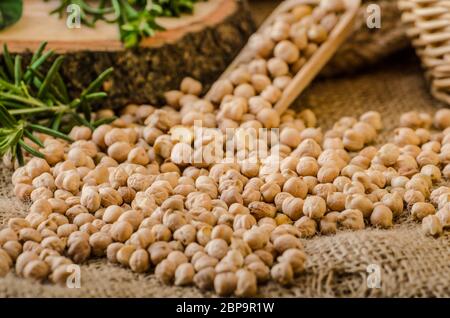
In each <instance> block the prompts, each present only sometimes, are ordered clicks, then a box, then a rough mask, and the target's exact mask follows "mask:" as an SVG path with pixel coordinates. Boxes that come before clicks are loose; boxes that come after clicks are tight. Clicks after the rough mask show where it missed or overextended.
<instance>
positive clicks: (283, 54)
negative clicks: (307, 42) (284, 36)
mask: <svg viewBox="0 0 450 318" xmlns="http://www.w3.org/2000/svg"><path fill="white" fill-rule="evenodd" d="M274 56H275V57H276V58H279V59H282V60H283V61H285V62H286V63H288V64H292V63H294V62H295V61H296V60H298V59H299V57H300V52H299V49H298V48H297V46H296V45H295V44H294V43H292V42H291V41H288V40H283V41H281V42H279V43H278V44H277V45H276V46H275V49H274Z"/></svg>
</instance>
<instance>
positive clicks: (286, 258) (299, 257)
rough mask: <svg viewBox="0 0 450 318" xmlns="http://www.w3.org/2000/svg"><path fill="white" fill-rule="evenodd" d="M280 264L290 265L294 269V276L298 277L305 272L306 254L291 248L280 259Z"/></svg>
mask: <svg viewBox="0 0 450 318" xmlns="http://www.w3.org/2000/svg"><path fill="white" fill-rule="evenodd" d="M278 261H279V262H280V263H283V262H286V263H289V264H290V265H291V267H292V270H293V272H294V275H298V274H300V273H302V272H303V271H304V270H305V261H306V254H305V253H304V252H303V251H302V250H300V249H296V248H290V249H287V250H285V251H284V252H283V254H282V255H281V256H280V257H278Z"/></svg>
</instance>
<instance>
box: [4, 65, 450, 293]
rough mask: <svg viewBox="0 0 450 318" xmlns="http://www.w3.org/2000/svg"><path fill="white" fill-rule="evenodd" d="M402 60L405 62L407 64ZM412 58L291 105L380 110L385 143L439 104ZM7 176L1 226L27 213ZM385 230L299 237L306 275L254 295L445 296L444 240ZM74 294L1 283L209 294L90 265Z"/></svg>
mask: <svg viewBox="0 0 450 318" xmlns="http://www.w3.org/2000/svg"><path fill="white" fill-rule="evenodd" d="M405 60H406V61H405ZM416 65H418V63H417V61H416V60H415V59H413V60H411V58H406V59H405V58H404V57H401V58H400V59H398V60H394V61H392V62H391V63H389V64H386V65H385V66H384V67H383V68H380V69H377V70H373V71H371V72H369V73H367V74H364V75H358V76H354V77H347V78H342V79H330V80H324V81H318V82H316V83H314V84H313V85H312V87H311V88H310V89H309V90H308V91H307V92H306V93H305V94H304V95H303V97H302V98H300V99H299V100H298V101H297V103H296V107H302V106H308V107H311V108H312V109H313V110H314V111H315V113H316V114H317V116H318V117H319V120H320V124H321V125H323V126H325V127H330V126H331V125H332V124H333V122H334V121H335V120H336V119H337V118H339V117H341V116H347V115H348V116H357V115H360V114H361V113H363V112H364V111H366V110H368V109H374V110H377V111H379V112H381V113H382V115H383V122H384V124H385V126H386V129H385V131H384V132H383V134H382V135H381V136H380V141H381V140H383V139H386V138H389V136H390V131H389V128H391V127H393V126H394V125H395V124H396V123H397V121H398V118H399V114H400V113H401V112H404V111H407V110H412V109H415V110H420V111H426V112H432V111H434V110H435V108H436V107H438V106H439V105H438V104H437V103H436V102H435V101H433V100H432V99H431V97H430V96H429V94H428V90H427V88H426V84H425V82H424V80H423V77H422V74H421V71H420V69H419V68H418V66H416ZM10 175H11V172H10V171H8V170H7V169H5V168H2V169H1V178H0V227H1V224H4V223H5V222H6V221H7V219H8V218H10V217H12V216H19V215H25V213H26V207H25V206H24V205H23V204H22V203H20V202H19V201H18V200H16V199H15V198H13V196H12V193H11V192H12V187H11V183H10ZM405 213H407V212H405ZM402 221H403V222H402V223H401V224H397V225H396V226H395V227H394V228H393V229H391V230H375V229H367V230H363V231H358V232H340V233H338V234H337V235H334V236H317V237H315V238H314V239H310V240H304V245H305V247H306V252H307V254H308V261H307V266H306V272H305V273H304V274H303V275H302V276H301V277H299V278H298V279H297V280H296V282H295V284H294V286H292V287H290V288H283V287H280V286H279V285H277V284H275V283H269V284H268V285H266V286H262V287H261V288H260V296H265V297H279V296H285V297H290V296H295V297H366V296H371V297H379V296H383V297H431V296H436V297H444V296H447V297H448V296H450V284H449V282H450V235H449V233H448V232H447V233H446V234H445V235H444V236H442V237H440V238H438V239H433V238H429V237H425V236H423V235H422V233H421V232H420V225H419V224H417V223H415V222H413V221H410V220H408V218H407V215H404V216H403V217H402ZM370 264H374V265H372V266H375V267H376V266H379V269H380V274H381V285H380V288H379V289H378V288H369V287H368V285H367V278H368V277H369V275H370V273H368V272H367V269H368V265H370ZM81 282H82V284H81V288H80V289H68V288H65V287H58V286H53V285H50V284H39V283H36V282H32V281H28V280H24V279H20V278H18V277H17V276H16V275H15V274H14V273H9V274H8V275H7V276H6V277H5V278H0V297H19V296H26V297H28V296H40V297H56V296H58V297H169V296H171V297H202V296H213V294H212V293H202V292H200V291H199V290H198V289H196V288H178V287H173V286H165V285H162V284H161V283H159V282H158V281H157V280H156V279H155V277H154V276H153V275H151V274H146V275H143V274H142V275H140V274H134V273H132V272H131V271H130V270H127V269H124V268H121V267H119V266H116V265H111V264H108V263H107V262H106V261H105V260H93V261H90V262H89V263H88V264H86V265H83V266H82V279H81Z"/></svg>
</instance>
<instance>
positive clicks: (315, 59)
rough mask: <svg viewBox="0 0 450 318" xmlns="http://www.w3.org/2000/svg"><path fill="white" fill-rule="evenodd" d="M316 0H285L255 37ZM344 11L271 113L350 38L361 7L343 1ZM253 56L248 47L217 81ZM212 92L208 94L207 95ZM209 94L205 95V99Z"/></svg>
mask: <svg viewBox="0 0 450 318" xmlns="http://www.w3.org/2000/svg"><path fill="white" fill-rule="evenodd" d="M319 2H320V1H319V0H288V1H284V2H282V3H281V4H280V5H279V6H278V7H277V8H276V9H275V10H274V11H273V13H272V14H271V15H270V16H269V17H268V18H267V19H266V20H265V21H264V23H263V24H262V25H261V27H260V28H259V29H258V31H257V32H258V33H259V32H262V31H263V30H264V29H265V28H267V27H269V26H270V25H272V23H273V22H274V21H275V19H276V17H277V16H278V15H279V14H281V13H284V12H287V11H289V10H290V9H292V8H294V7H295V6H298V5H301V4H308V5H317V4H318V3H319ZM344 2H345V5H346V10H345V11H344V12H343V13H342V14H341V15H340V17H339V21H338V23H337V24H336V25H335V27H334V28H333V30H332V31H331V32H330V34H329V37H328V39H327V40H326V41H325V42H323V43H322V44H321V45H320V46H319V48H318V50H317V51H316V52H315V53H314V55H313V56H312V57H311V58H310V59H309V60H308V61H307V62H306V63H305V65H303V66H302V68H301V69H300V71H299V72H298V73H297V74H296V75H295V76H294V77H293V78H292V81H291V82H290V84H289V85H288V86H287V87H286V89H284V90H283V93H282V96H281V98H280V100H279V101H278V102H277V103H276V104H275V106H274V109H275V110H276V111H277V112H278V113H279V114H282V113H283V112H284V111H286V109H288V108H289V106H290V105H291V104H292V102H293V101H294V100H295V99H296V98H297V97H298V96H299V95H300V94H301V93H302V92H303V90H304V89H305V88H306V87H307V86H308V84H309V83H310V82H311V81H312V80H313V79H314V77H315V76H316V75H317V74H318V73H319V72H320V70H321V69H322V68H323V67H324V66H325V64H326V63H327V62H328V61H329V60H330V58H331V57H332V56H333V54H334V53H335V52H336V50H337V49H338V48H339V46H340V45H341V44H342V43H343V42H344V40H345V39H346V38H347V37H348V36H349V35H350V33H351V31H352V30H353V23H354V21H355V17H356V14H357V12H358V8H359V6H360V0H344ZM252 56H253V52H252V51H251V49H250V47H249V45H248V43H247V45H246V46H245V47H244V48H243V49H242V50H241V52H240V53H239V55H238V56H237V57H236V58H235V59H234V61H233V62H232V63H231V64H230V65H229V66H228V68H227V69H226V70H225V72H224V73H223V74H222V75H221V76H220V78H219V79H226V78H228V76H229V74H230V73H231V72H232V71H233V70H234V69H236V67H238V66H239V65H240V64H242V63H243V62H247V61H249V60H250V59H251V58H252ZM210 92H211V91H210ZM210 92H208V94H206V98H208V96H209V94H210Z"/></svg>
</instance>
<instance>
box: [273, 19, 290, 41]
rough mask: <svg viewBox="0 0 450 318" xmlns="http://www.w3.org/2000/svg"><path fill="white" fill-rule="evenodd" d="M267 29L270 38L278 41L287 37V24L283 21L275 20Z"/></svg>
mask: <svg viewBox="0 0 450 318" xmlns="http://www.w3.org/2000/svg"><path fill="white" fill-rule="evenodd" d="M268 31H269V35H270V37H271V38H272V40H273V41H275V42H279V41H282V40H285V39H287V38H288V36H289V24H288V23H286V22H283V21H276V22H275V23H274V24H273V25H272V26H271V28H270V29H268Z"/></svg>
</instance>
